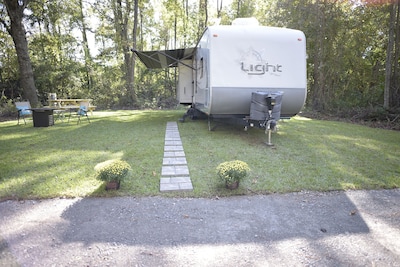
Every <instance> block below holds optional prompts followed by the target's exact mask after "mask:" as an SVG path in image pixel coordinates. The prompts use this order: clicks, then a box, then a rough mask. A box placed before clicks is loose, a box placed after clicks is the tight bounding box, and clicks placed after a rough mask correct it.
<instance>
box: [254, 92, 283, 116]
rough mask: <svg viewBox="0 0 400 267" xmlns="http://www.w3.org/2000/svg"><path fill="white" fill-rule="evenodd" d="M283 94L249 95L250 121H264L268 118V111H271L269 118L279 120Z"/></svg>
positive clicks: (263, 93)
mask: <svg viewBox="0 0 400 267" xmlns="http://www.w3.org/2000/svg"><path fill="white" fill-rule="evenodd" d="M282 97H283V92H281V91H273V92H268V91H267V92H266V91H260V92H253V93H252V95H251V105H250V119H251V120H256V121H264V120H266V119H267V118H269V114H268V111H269V110H270V109H272V114H271V118H269V119H275V120H279V119H280V117H281V106H282Z"/></svg>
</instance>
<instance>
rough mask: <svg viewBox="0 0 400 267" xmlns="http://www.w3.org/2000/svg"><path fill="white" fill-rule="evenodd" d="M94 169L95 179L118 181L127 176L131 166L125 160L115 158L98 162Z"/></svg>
mask: <svg viewBox="0 0 400 267" xmlns="http://www.w3.org/2000/svg"><path fill="white" fill-rule="evenodd" d="M95 169H96V170H97V179H99V180H102V181H106V182H111V181H118V182H119V181H121V180H123V179H124V178H125V177H126V176H127V174H128V172H129V171H130V170H131V166H130V165H129V163H127V162H126V161H124V160H120V159H117V160H110V161H106V162H104V163H100V164H99V165H97V166H96V168H95Z"/></svg>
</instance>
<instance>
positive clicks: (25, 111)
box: [15, 101, 32, 125]
mask: <svg viewBox="0 0 400 267" xmlns="http://www.w3.org/2000/svg"><path fill="white" fill-rule="evenodd" d="M15 107H16V108H17V110H18V125H19V119H20V118H22V119H24V123H25V125H26V121H25V117H27V116H31V115H32V110H31V103H30V102H29V101H24V102H15Z"/></svg>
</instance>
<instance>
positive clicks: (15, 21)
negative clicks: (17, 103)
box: [1, 0, 39, 107]
mask: <svg viewBox="0 0 400 267" xmlns="http://www.w3.org/2000/svg"><path fill="white" fill-rule="evenodd" d="M3 2H4V4H5V6H6V9H7V14H8V16H9V19H10V20H9V23H7V21H5V20H3V19H1V23H2V24H3V25H4V27H5V28H6V29H7V32H8V33H9V34H10V35H11V37H12V39H13V42H14V45H15V50H16V52H17V57H18V65H19V73H20V80H21V87H22V89H23V92H24V97H26V98H27V99H28V100H29V101H30V102H31V105H32V106H34V107H35V106H38V105H39V100H38V96H37V92H36V86H35V81H34V77H33V69H32V64H31V59H30V57H29V50H28V40H27V38H26V31H25V27H24V24H23V22H22V20H23V18H24V10H25V8H26V7H27V5H28V3H29V0H18V1H17V0H3Z"/></svg>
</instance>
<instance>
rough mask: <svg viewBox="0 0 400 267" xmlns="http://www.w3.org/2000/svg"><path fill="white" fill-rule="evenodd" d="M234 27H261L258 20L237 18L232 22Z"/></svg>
mask: <svg viewBox="0 0 400 267" xmlns="http://www.w3.org/2000/svg"><path fill="white" fill-rule="evenodd" d="M232 25H235V26H259V25H260V24H259V23H258V20H257V19H256V18H253V17H252V18H237V19H234V20H233V21H232Z"/></svg>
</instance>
